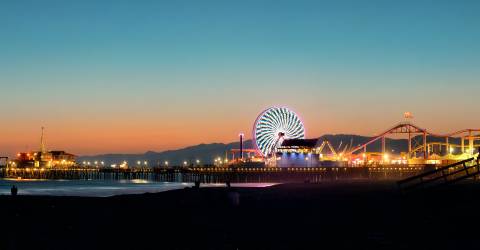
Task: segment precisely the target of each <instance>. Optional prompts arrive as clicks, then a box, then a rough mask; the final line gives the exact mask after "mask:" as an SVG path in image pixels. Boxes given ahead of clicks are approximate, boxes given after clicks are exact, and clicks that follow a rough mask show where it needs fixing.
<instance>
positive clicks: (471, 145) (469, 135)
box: [468, 130, 473, 155]
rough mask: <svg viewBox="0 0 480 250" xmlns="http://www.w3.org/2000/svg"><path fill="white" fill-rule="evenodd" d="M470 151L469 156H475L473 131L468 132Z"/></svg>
mask: <svg viewBox="0 0 480 250" xmlns="http://www.w3.org/2000/svg"><path fill="white" fill-rule="evenodd" d="M468 151H469V154H472V155H473V136H472V131H471V130H470V131H468Z"/></svg>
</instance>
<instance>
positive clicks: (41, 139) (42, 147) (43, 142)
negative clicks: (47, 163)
mask: <svg viewBox="0 0 480 250" xmlns="http://www.w3.org/2000/svg"><path fill="white" fill-rule="evenodd" d="M44 130H45V128H44V127H43V126H42V136H41V137H40V152H42V154H43V153H45V151H46V150H45V140H44V138H43V131H44Z"/></svg>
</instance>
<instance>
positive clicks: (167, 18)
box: [0, 0, 480, 155]
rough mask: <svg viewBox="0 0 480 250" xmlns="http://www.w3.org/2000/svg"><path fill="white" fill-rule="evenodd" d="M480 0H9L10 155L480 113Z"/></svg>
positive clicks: (1, 2) (374, 126) (460, 120)
mask: <svg viewBox="0 0 480 250" xmlns="http://www.w3.org/2000/svg"><path fill="white" fill-rule="evenodd" d="M478 13H480V1H475V0H472V1H454V0H451V1H443V0H429V1H426V0H415V1H408V0H404V1H389V0H366V1H357V0H351V1H346V0H335V1H333V0H332V1H321V0H316V1H307V0H291V1H283V0H272V1H264V0H254V1H253V0H252V1H250V0H241V1H229V0H219V1H213V0H203V1H196V0H191V1H182V0H178V1H167V0H165V1H153V0H143V1H134V0H129V1H126V0H103V1H102V0H100V1H99V0H95V1H93V0H81V1H80V0H77V1H75V0H72V1H64V0H56V1H54V0H44V1H34V0H32V1H27V0H0V87H1V90H0V91H1V95H0V116H1V118H0V121H2V122H1V123H0V155H12V154H15V153H16V152H19V151H25V150H35V149H37V148H38V147H39V140H40V128H41V127H42V126H44V127H45V128H46V130H45V133H46V137H47V147H48V148H49V149H62V150H67V151H69V152H71V153H74V154H77V155H87V154H100V153H141V152H145V151H148V150H153V151H162V150H167V149H175V148H181V147H184V146H190V145H195V144H199V143H213V142H224V143H227V142H232V141H235V140H237V135H238V133H239V132H244V133H246V134H247V137H249V136H248V135H250V134H251V130H252V125H253V123H254V121H255V119H256V117H257V115H258V114H259V113H261V111H262V110H264V109H265V108H268V107H270V106H287V107H290V108H291V109H293V110H294V111H295V112H297V113H298V114H299V116H300V117H302V119H303V120H304V123H305V126H306V136H307V137H317V136H320V135H323V134H339V133H345V134H359V135H374V134H376V133H379V132H381V131H383V130H385V129H387V128H388V127H390V126H392V125H393V124H395V123H398V122H399V121H401V120H402V119H403V113H404V112H406V111H409V112H412V113H413V115H414V117H415V118H414V122H415V123H417V124H418V125H420V126H421V127H425V128H427V129H429V130H431V131H432V132H436V133H447V132H451V131H455V130H459V129H463V128H480V103H479V101H478V100H479V95H480V70H479V68H480V29H479V27H480V15H479V14H478Z"/></svg>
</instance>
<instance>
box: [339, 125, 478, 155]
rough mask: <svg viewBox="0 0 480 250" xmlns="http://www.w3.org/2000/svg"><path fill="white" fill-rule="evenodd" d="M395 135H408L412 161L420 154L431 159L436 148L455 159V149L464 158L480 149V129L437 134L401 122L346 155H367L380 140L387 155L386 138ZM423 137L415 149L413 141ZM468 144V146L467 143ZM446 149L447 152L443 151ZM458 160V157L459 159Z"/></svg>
mask: <svg viewBox="0 0 480 250" xmlns="http://www.w3.org/2000/svg"><path fill="white" fill-rule="evenodd" d="M393 134H406V135H408V152H407V158H408V159H411V158H414V157H417V156H418V154H420V156H421V157H422V158H423V159H425V160H428V159H431V158H432V157H433V156H435V155H434V154H430V152H433V149H434V147H435V146H436V147H437V148H439V149H440V150H439V151H443V152H445V156H446V157H447V158H448V157H451V158H455V157H453V155H452V152H453V148H460V149H461V154H462V155H463V157H464V158H468V157H471V156H472V155H473V154H474V152H475V148H477V147H479V146H480V144H475V142H476V141H477V140H480V129H463V130H459V131H456V132H453V133H449V134H437V133H432V132H430V131H428V130H427V129H424V128H421V127H419V126H417V125H415V124H413V123H411V122H408V121H406V122H401V123H399V124H397V125H395V126H393V127H391V128H390V129H388V130H386V131H385V132H383V133H381V134H379V135H377V136H375V137H373V138H372V139H371V140H369V141H368V142H367V143H365V144H362V145H359V146H357V147H354V148H352V149H351V150H350V151H348V152H347V153H346V156H350V157H353V156H354V155H355V154H358V153H359V152H361V151H362V150H363V153H367V147H368V146H369V145H371V144H373V143H375V142H377V141H379V140H381V142H382V154H383V155H385V154H386V138H387V136H388V135H393ZM418 136H420V137H422V143H421V145H419V146H416V147H413V146H412V140H413V138H415V137H418ZM429 137H433V138H436V139H437V141H435V142H430V143H429V142H428V139H429ZM452 138H454V139H456V140H457V141H458V139H460V145H459V144H454V143H450V140H451V139H452ZM438 139H442V140H444V142H438ZM466 141H467V142H468V146H467V145H466V144H465V142H466ZM442 149H445V150H442ZM457 158H458V157H457Z"/></svg>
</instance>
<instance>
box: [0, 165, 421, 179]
mask: <svg viewBox="0 0 480 250" xmlns="http://www.w3.org/2000/svg"><path fill="white" fill-rule="evenodd" d="M424 169H425V167H424V166H398V165H397V166H393V165H392V166H376V167H319V168H301V167H295V168H241V167H240V168H215V167H193V168H127V169H120V168H115V169H114V168H71V169H43V168H1V169H0V178H11V179H37V180H38V179H45V180H61V179H64V180H133V179H143V180H148V181H156V182H190V183H193V182H200V183H225V182H231V183H262V182H270V183H285V182H321V181H326V180H341V179H372V180H377V179H378V180H386V179H389V180H399V179H403V178H407V177H410V176H413V175H416V174H419V173H421V172H422V171H423V170H424Z"/></svg>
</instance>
